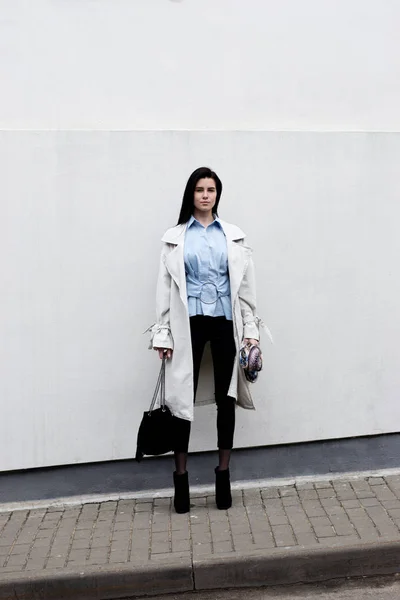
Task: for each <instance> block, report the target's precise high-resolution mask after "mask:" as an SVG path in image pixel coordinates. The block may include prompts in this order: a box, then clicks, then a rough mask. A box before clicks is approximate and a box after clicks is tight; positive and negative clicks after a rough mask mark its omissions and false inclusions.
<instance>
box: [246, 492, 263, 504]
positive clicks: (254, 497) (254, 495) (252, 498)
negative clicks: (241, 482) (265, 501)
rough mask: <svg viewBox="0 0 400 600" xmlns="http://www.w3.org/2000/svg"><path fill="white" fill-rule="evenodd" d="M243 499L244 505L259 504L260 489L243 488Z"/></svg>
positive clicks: (260, 499) (260, 501)
mask: <svg viewBox="0 0 400 600" xmlns="http://www.w3.org/2000/svg"><path fill="white" fill-rule="evenodd" d="M243 501H244V505H245V506H252V505H261V503H262V497H261V493H260V490H244V492H243Z"/></svg>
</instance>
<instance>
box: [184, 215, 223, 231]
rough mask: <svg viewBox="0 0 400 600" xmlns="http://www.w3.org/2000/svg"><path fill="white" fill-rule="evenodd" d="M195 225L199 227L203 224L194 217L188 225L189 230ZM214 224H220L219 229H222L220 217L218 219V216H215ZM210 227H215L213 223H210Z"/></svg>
mask: <svg viewBox="0 0 400 600" xmlns="http://www.w3.org/2000/svg"><path fill="white" fill-rule="evenodd" d="M193 223H197V224H198V225H201V223H199V221H198V220H197V219H195V217H194V216H193V215H192V216H191V217H190V219H189V221H188V224H187V226H188V229H189V227H191V226H192V225H193ZM214 223H218V227H221V228H222V225H221V221H220V220H219V217H217V216H216V215H214ZM210 225H213V223H210ZM210 225H209V226H210ZM201 226H202V227H203V225H201Z"/></svg>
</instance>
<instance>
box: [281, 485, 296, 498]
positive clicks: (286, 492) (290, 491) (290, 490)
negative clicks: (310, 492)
mask: <svg viewBox="0 0 400 600" xmlns="http://www.w3.org/2000/svg"><path fill="white" fill-rule="evenodd" d="M279 493H280V495H281V498H285V497H287V496H297V491H296V488H295V487H294V485H292V486H285V487H280V488H279Z"/></svg>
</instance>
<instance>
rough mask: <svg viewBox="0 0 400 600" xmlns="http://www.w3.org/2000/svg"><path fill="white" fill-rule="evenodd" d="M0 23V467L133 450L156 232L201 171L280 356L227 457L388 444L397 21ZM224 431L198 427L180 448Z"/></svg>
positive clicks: (110, 6)
mask: <svg viewBox="0 0 400 600" xmlns="http://www.w3.org/2000/svg"><path fill="white" fill-rule="evenodd" d="M0 10H1V19H0V78H1V80H2V81H3V82H4V81H5V82H6V83H7V85H5V86H4V85H3V86H2V94H1V95H0V128H1V129H2V130H3V131H2V132H0V164H1V177H0V208H1V219H0V277H1V289H2V293H1V295H0V403H1V414H2V419H1V421H0V469H3V470H8V469H18V468H29V467H34V466H45V465H55V464H63V463H78V462H89V461H98V460H108V459H117V458H126V457H131V456H133V454H134V445H135V433H136V428H137V425H138V422H139V420H140V417H141V412H142V411H143V410H144V409H145V408H146V407H147V404H148V401H149V397H150V394H151V391H152V389H151V388H152V387H153V383H154V376H155V371H156V369H157V367H158V361H157V358H156V356H155V353H153V352H150V351H147V349H146V348H147V342H148V338H147V336H142V335H141V332H142V331H143V330H144V329H145V328H146V327H147V325H149V324H151V323H152V322H153V320H154V309H153V298H154V288H155V278H156V270H157V264H158V253H159V249H160V244H159V238H160V237H161V234H162V232H163V230H164V229H165V228H166V227H168V226H169V225H171V224H173V223H174V222H175V221H176V219H177V214H178V211H179V205H180V199H181V196H182V191H183V187H184V185H185V182H186V179H187V176H188V175H189V174H190V172H191V171H192V170H193V169H194V168H196V167H197V166H199V165H201V164H210V165H212V166H213V167H214V168H215V169H216V170H217V171H218V172H219V173H220V175H221V178H222V180H223V183H224V194H223V198H222V201H221V216H222V217H224V218H225V219H226V220H231V221H233V222H236V223H238V224H240V225H241V226H242V227H243V228H244V229H245V230H246V231H247V232H248V234H249V241H250V243H251V245H252V246H253V247H254V249H255V261H256V267H257V271H258V288H259V305H260V310H259V312H260V313H261V315H262V316H264V318H265V320H266V321H267V323H268V324H269V326H270V327H271V329H272V332H273V334H274V337H275V341H276V344H275V346H274V347H270V346H269V345H268V342H267V340H266V338H264V340H263V347H264V352H265V359H266V360H265V362H266V366H265V370H264V371H263V373H262V374H261V377H260V381H259V383H257V384H256V386H254V393H255V397H256V404H257V412H256V413H253V412H245V411H242V410H238V412H237V417H238V429H237V437H236V443H237V445H238V446H249V445H264V444H275V443H285V442H296V441H306V440H315V439H324V438H339V437H345V436H356V435H364V434H373V433H381V432H390V431H398V430H399V424H400V408H399V405H398V402H397V396H396V390H397V389H398V388H399V384H400V381H399V380H400V374H399V371H398V364H397V347H398V339H399V329H400V315H399V312H398V305H399V292H400V275H399V271H398V267H397V257H398V255H399V250H400V248H399V246H400V241H399V237H398V232H397V230H398V228H397V223H398V221H399V216H400V214H399V213H400V208H399V205H398V197H399V191H400V190H399V188H400V185H399V183H398V180H399V179H398V165H399V164H400V137H399V135H398V134H396V133H394V132H395V131H397V130H398V129H399V120H400V119H399V113H398V110H397V106H398V105H399V101H400V82H399V77H398V73H399V60H400V59H399V56H400V41H399V38H398V36H397V32H395V23H396V22H398V18H399V17H400V5H398V4H397V3H396V2H394V1H384V2H373V1H371V0H370V1H364V2H361V0H360V1H358V0H357V1H356V0H353V1H351V0H350V1H347V2H342V1H341V0H337V1H336V2H328V1H322V2H321V1H317V0H315V1H311V0H305V1H304V2H298V1H297V0H292V1H289V0H284V1H282V2H280V3H276V2H267V1H265V0H257V1H256V0H248V1H247V2H246V3H244V2H239V1H236V0H229V2H228V0H219V1H218V2H215V1H214V2H213V1H212V0H183V1H182V2H179V3H177V2H171V1H170V0H152V1H151V2H149V1H148V0H136V1H131V0H130V1H129V2H128V1H127V0H118V1H117V2H116V1H115V0H113V1H111V0H97V1H96V2H94V1H91V0H80V1H79V2H78V1H77V0H76V1H74V0H69V2H64V1H62V0H52V1H50V0H37V1H36V2H35V3H32V2H30V1H28V0H26V1H23V0H0ZM79 129H85V130H87V131H79ZM117 129H121V130H125V131H116V130H117ZM141 129H154V130H155V131H153V132H150V131H147V132H146V131H140V130H141ZM170 129H180V130H184V129H188V130H189V131H169V130H170ZM201 129H203V130H208V131H196V130H201ZM213 129H218V130H220V131H212V130H213ZM224 129H225V130H227V131H221V130H224ZM264 129H270V130H272V129H275V130H279V129H281V130H288V131H286V132H282V131H281V132H279V131H275V132H274V131H263V130H264ZM30 130H32V131H30ZM48 130H53V131H48ZM240 130H242V131H240ZM249 130H254V131H249ZM290 130H293V131H290ZM300 130H303V131H300ZM324 130H325V131H324ZM327 130H333V131H332V132H330V133H329V132H327ZM335 130H336V132H335ZM354 130H365V132H364V133H350V131H354ZM373 130H382V131H386V132H387V133H372V131H373ZM313 132H314V133H313ZM214 417H215V414H214V409H213V407H199V408H198V409H197V410H196V421H195V425H194V430H193V437H192V449H193V450H202V449H211V448H214V447H215V425H214V422H213V421H214Z"/></svg>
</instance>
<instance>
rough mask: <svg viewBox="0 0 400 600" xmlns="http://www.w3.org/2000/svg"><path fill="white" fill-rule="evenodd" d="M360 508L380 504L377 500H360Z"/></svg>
mask: <svg viewBox="0 0 400 600" xmlns="http://www.w3.org/2000/svg"><path fill="white" fill-rule="evenodd" d="M360 504H361V506H364V507H366V506H380V504H381V503H380V502H379V500H378V499H377V498H360Z"/></svg>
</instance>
